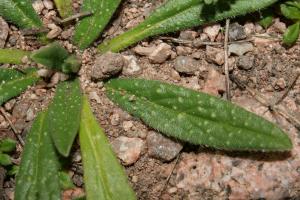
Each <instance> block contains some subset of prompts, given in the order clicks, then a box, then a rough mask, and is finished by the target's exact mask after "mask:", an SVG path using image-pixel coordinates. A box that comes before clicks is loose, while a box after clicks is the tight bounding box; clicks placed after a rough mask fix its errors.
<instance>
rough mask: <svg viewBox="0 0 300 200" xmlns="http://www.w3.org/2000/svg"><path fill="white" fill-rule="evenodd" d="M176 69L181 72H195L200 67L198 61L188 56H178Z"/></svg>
mask: <svg viewBox="0 0 300 200" xmlns="http://www.w3.org/2000/svg"><path fill="white" fill-rule="evenodd" d="M174 68H175V70H176V71H178V72H180V73H185V74H194V73H195V72H196V71H197V70H198V68H199V64H198V61H197V60H195V59H193V58H191V57H188V56H178V57H177V58H176V59H175V66H174Z"/></svg>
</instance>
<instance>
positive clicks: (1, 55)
mask: <svg viewBox="0 0 300 200" xmlns="http://www.w3.org/2000/svg"><path fill="white" fill-rule="evenodd" d="M29 55H30V52H28V51H23V50H19V49H0V63H7V64H22V58H24V56H29Z"/></svg>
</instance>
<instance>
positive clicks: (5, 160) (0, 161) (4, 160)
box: [0, 152, 12, 166]
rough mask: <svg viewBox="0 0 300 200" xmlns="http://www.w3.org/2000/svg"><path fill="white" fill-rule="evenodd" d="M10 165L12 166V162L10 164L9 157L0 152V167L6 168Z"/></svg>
mask: <svg viewBox="0 0 300 200" xmlns="http://www.w3.org/2000/svg"><path fill="white" fill-rule="evenodd" d="M11 164H12V162H11V159H10V156H9V155H7V154H4V153H1V152H0V166H1V165H2V166H8V165H11Z"/></svg>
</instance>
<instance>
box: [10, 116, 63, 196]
mask: <svg viewBox="0 0 300 200" xmlns="http://www.w3.org/2000/svg"><path fill="white" fill-rule="evenodd" d="M45 118H46V113H45V112H43V113H40V114H39V116H38V117H37V118H36V120H35V121H34V123H33V125H32V127H31V130H30V132H29V133H28V136H27V139H26V145H25V147H24V151H23V153H22V160H21V165H20V169H19V172H18V175H17V178H16V189H15V200H28V199H30V200H41V199H43V200H59V199H60V188H59V187H60V186H59V178H58V172H59V171H58V168H59V163H58V158H57V155H56V153H55V149H54V145H53V144H52V141H51V137H50V134H49V133H48V132H47V128H46V127H47V123H46V121H45Z"/></svg>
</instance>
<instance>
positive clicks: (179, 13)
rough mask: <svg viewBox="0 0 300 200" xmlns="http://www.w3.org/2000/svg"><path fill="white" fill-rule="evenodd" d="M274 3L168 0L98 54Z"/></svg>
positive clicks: (258, 1) (103, 44)
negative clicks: (206, 2) (211, 2)
mask: <svg viewBox="0 0 300 200" xmlns="http://www.w3.org/2000/svg"><path fill="white" fill-rule="evenodd" d="M274 2H276V0H254V1H248V0H235V1H218V2H217V3H216V4H211V5H205V4H204V1H203V0H169V1H167V3H166V4H164V5H163V6H161V7H160V8H158V9H156V10H155V11H154V12H153V13H152V15H150V16H149V17H148V18H147V19H146V20H145V21H144V22H142V23H141V24H140V25H138V26H137V27H135V28H133V29H131V30H130V31H128V32H126V33H124V34H122V35H120V36H118V37H116V38H113V39H112V40H110V41H105V42H104V43H102V44H101V45H100V46H99V47H98V49H99V51H100V52H107V51H112V52H118V51H120V50H122V49H124V48H126V47H128V46H130V45H132V44H134V43H136V42H138V41H140V40H143V39H144V38H146V37H149V36H154V35H158V34H163V33H168V32H173V31H178V30H182V29H186V28H190V27H194V26H199V25H202V24H205V23H209V22H214V21H219V20H223V19H226V18H232V17H235V16H238V15H244V14H246V13H249V12H254V11H256V10H259V9H262V8H264V7H267V6H269V5H271V4H272V3H274Z"/></svg>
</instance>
